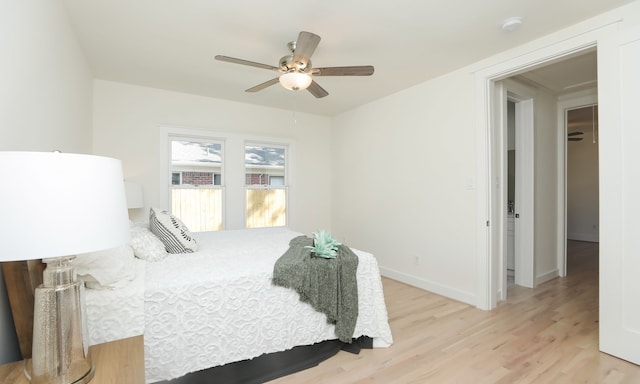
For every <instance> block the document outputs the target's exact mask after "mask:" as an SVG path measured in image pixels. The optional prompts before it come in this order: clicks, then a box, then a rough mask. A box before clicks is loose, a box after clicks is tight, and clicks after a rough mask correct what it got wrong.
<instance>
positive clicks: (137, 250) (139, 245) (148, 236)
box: [129, 227, 168, 261]
mask: <svg viewBox="0 0 640 384" xmlns="http://www.w3.org/2000/svg"><path fill="white" fill-rule="evenodd" d="M129 245H130V246H131V248H132V249H133V254H134V255H135V256H136V257H137V258H138V259H142V260H147V261H159V260H162V259H164V258H165V257H167V256H168V254H167V251H165V249H164V244H163V243H162V241H160V239H158V238H157V237H156V236H155V235H154V234H153V233H151V231H149V229H147V228H144V227H132V228H131V242H130V243H129Z"/></svg>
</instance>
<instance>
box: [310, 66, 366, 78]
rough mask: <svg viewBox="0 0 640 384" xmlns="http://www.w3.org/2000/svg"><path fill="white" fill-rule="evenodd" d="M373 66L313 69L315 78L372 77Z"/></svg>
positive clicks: (312, 72)
mask: <svg viewBox="0 0 640 384" xmlns="http://www.w3.org/2000/svg"><path fill="white" fill-rule="evenodd" d="M373 71H374V68H373V65H357V66H351V67H325V68H313V69H312V70H311V74H312V75H313V76H371V75H373Z"/></svg>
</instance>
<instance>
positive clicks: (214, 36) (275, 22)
mask: <svg viewBox="0 0 640 384" xmlns="http://www.w3.org/2000/svg"><path fill="white" fill-rule="evenodd" d="M61 1H63V3H64V4H65V5H66V8H67V10H68V12H69V17H70V20H71V24H72V26H73V28H74V30H75V32H76V34H77V36H78V39H79V41H80V44H81V46H82V48H83V50H84V52H85V54H86V57H87V60H88V62H89V65H90V67H91V70H92V71H93V74H94V76H95V77H96V78H99V79H104V80H112V81H119V82H126V83H131V84H138V85H143V86H149V87H155V88H161V89H167V90H174V91H179V92H185V93H191V94H197V95H203V96H209V97H214V98H222V99H228V100H235V101H239V102H243V103H252V104H258V105H264V106H270V107H276V108H283V109H289V110H296V111H302V112H309V113H316V114H322V115H329V116H332V115H336V114H339V113H341V112H344V111H346V110H349V109H351V108H354V107H356V106H359V105H362V104H365V103H367V102H370V101H372V100H375V99H378V98H381V97H384V96H386V95H389V94H392V93H395V92H398V91H400V90H402V89H405V88H408V87H410V86H412V85H415V84H418V83H420V82H424V81H426V80H429V79H431V78H434V77H437V76H439V75H442V74H445V73H447V72H450V71H452V70H454V69H457V68H461V67H463V66H465V65H468V64H471V63H473V62H476V61H478V60H480V59H483V58H485V57H488V56H490V55H492V54H495V53H498V52H501V51H503V50H506V49H509V48H511V47H514V46H517V45H520V44H523V43H525V42H527V41H530V40H533V39H535V38H538V37H541V36H543V35H546V34H549V33H551V32H553V31H556V30H558V29H561V28H563V27H565V26H568V25H571V24H574V23H576V22H579V21H581V20H584V19H587V18H589V17H592V16H594V15H596V14H599V13H602V12H603V11H606V10H609V9H613V8H616V7H618V6H621V5H623V4H627V3H631V2H632V1H633V0H536V1H531V0H483V1H478V0H447V1H443V0H422V1H418V0H394V1H384V2H382V1H380V2H373V1H371V0H339V1H338V0H322V1H321V0H306V1H304V0H299V1H291V2H270V1H264V0H235V1H221V0H89V1H88V0H61ZM512 16H520V17H522V18H523V24H522V26H521V27H520V28H519V29H517V30H515V31H511V32H505V31H503V30H502V29H501V28H500V25H501V23H502V21H503V20H505V19H507V18H509V17H512ZM301 30H306V31H309V32H313V33H316V34H318V35H320V36H321V37H322V41H321V42H320V45H319V46H318V48H317V49H316V51H315V53H314V54H313V56H312V61H313V64H314V66H315V67H328V66H349V65H373V66H375V73H374V74H373V76H370V77H321V78H316V81H317V82H318V83H319V84H320V85H321V86H322V87H324V88H325V89H326V90H327V91H328V92H329V96H327V97H325V98H323V99H315V98H314V97H313V96H312V95H311V94H310V93H308V92H306V91H302V92H292V91H286V90H285V89H283V88H282V87H281V86H280V85H277V84H276V85H274V86H271V87H269V88H267V89H265V90H263V91H261V92H258V93H246V92H244V90H245V89H247V88H250V87H252V86H254V85H257V84H260V83H262V82H264V81H266V80H269V79H271V78H273V77H275V74H274V73H273V72H270V71H268V70H265V69H260V68H253V67H248V66H243V65H237V64H230V63H226V62H220V61H216V60H214V56H215V55H218V54H220V55H226V56H232V57H236V58H241V59H246V60H250V61H255V62H260V63H264V64H268V65H274V66H277V64H278V60H279V59H280V57H282V56H284V55H285V54H287V53H288V50H287V46H286V44H287V43H288V42H289V41H291V40H295V39H296V37H297V35H298V32H299V31H301ZM592 61H593V59H592ZM539 75H540V76H542V77H545V76H552V74H549V73H541V74H539ZM554 76H556V77H557V76H558V74H557V73H556V74H555V75H554ZM560 78H566V76H565V75H564V74H561V75H560ZM536 80H537V81H542V80H541V77H538V78H537V79H536ZM547 80H548V79H547ZM550 81H551V82H552V83H553V82H554V81H555V80H553V79H552V80H550ZM574 81H583V80H582V79H578V80H574ZM566 86H571V84H565V85H563V87H566Z"/></svg>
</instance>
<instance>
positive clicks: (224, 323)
mask: <svg viewBox="0 0 640 384" xmlns="http://www.w3.org/2000/svg"><path fill="white" fill-rule="evenodd" d="M298 235H300V233H297V232H293V231H290V230H288V229H284V228H268V229H253V230H243V231H224V232H206V233H197V234H195V237H196V238H197V240H198V242H199V245H200V249H201V251H199V252H196V253H193V254H177V255H170V256H169V257H168V258H167V259H165V260H163V261H160V262H154V263H147V270H146V276H145V289H144V292H145V294H144V302H145V310H144V317H145V320H144V321H145V331H144V344H145V345H144V349H145V350H144V352H145V370H146V379H147V382H155V381H159V380H168V379H172V378H176V377H180V376H183V375H185V374H187V373H189V372H194V371H198V370H202V369H205V368H209V367H214V366H218V365H223V364H227V363H230V362H234V361H239V360H244V359H250V358H254V357H257V356H260V355H262V354H265V353H271V352H277V351H284V350H288V349H291V348H293V347H294V346H297V345H308V344H313V343H316V342H320V341H323V340H328V339H335V338H336V336H335V333H334V327H333V325H329V324H327V322H326V317H325V315H324V314H321V313H318V312H316V311H315V310H313V309H312V308H311V306H309V305H308V304H305V303H301V302H300V301H299V299H298V295H297V293H295V292H294V291H292V290H289V289H286V288H282V287H276V286H273V285H271V276H272V273H273V265H274V263H275V261H276V260H277V259H278V258H279V257H280V256H281V255H282V254H283V253H284V252H285V251H286V250H287V248H288V244H289V240H290V239H292V238H293V237H295V236H298ZM354 252H355V253H356V254H357V255H358V257H359V264H358V270H357V279H358V302H359V314H358V321H357V323H356V327H355V332H354V337H359V336H363V335H366V336H370V337H373V338H374V346H376V347H385V346H389V345H391V343H392V342H393V339H392V336H391V330H390V328H389V323H388V318H387V310H386V306H385V303H384V296H383V291H382V282H381V280H380V273H379V270H378V264H377V261H376V259H375V258H374V257H373V255H371V254H369V253H366V252H361V251H357V250H354Z"/></svg>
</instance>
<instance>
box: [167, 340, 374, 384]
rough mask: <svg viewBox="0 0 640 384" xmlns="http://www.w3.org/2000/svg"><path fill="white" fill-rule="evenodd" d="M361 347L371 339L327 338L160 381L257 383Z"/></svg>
mask: <svg viewBox="0 0 640 384" xmlns="http://www.w3.org/2000/svg"><path fill="white" fill-rule="evenodd" d="M362 348H373V339H371V338H369V337H365V336H363V337H360V338H358V339H354V340H353V342H352V343H351V344H347V343H343V342H341V341H339V340H327V341H323V342H321V343H317V344H313V345H305V346H298V347H294V348H292V349H290V350H288V351H283V352H275V353H270V354H267V355H262V356H258V357H256V358H254V359H251V360H243V361H238V362H235V363H229V364H226V365H222V366H219V367H213V368H209V369H205V370H202V371H198V372H193V373H189V374H187V375H185V376H182V377H179V378H177V379H173V380H169V381H161V382H159V383H162V384H200V383H202V384H210V383H224V384H260V383H265V382H267V381H270V380H275V379H277V378H279V377H282V376H286V375H290V374H292V373H295V372H299V371H303V370H305V369H308V368H311V367H315V366H317V365H318V364H320V363H321V362H323V361H324V360H326V359H328V358H330V357H332V356H333V355H335V354H336V353H338V352H339V351H340V350H344V351H347V352H351V353H355V354H358V353H360V350H361V349H362Z"/></svg>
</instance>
